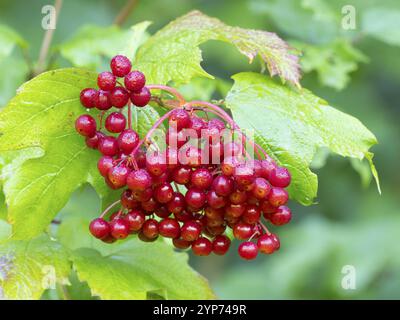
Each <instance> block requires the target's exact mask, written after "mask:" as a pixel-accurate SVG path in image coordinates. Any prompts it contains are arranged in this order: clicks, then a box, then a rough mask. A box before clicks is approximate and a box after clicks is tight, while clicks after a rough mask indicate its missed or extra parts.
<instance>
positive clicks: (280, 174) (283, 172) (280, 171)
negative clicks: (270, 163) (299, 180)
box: [269, 167, 291, 188]
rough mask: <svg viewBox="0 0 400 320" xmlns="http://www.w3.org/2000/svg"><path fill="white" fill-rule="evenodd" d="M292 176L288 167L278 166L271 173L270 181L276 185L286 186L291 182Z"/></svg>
mask: <svg viewBox="0 0 400 320" xmlns="http://www.w3.org/2000/svg"><path fill="white" fill-rule="evenodd" d="M290 180H291V176H290V173H289V171H288V169H286V168H284V167H276V168H273V169H272V170H271V172H270V173H269V182H271V184H272V185H273V186H274V187H281V188H286V187H287V186H288V185H289V184H290Z"/></svg>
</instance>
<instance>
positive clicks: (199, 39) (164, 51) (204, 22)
mask: <svg viewBox="0 0 400 320" xmlns="http://www.w3.org/2000/svg"><path fill="white" fill-rule="evenodd" d="M208 40H219V41H223V42H227V43H230V44H232V45H234V46H235V47H236V48H237V49H238V50H239V52H240V53H242V54H243V55H245V56H247V57H248V59H249V61H250V62H252V61H253V59H254V58H255V57H257V56H260V58H261V59H262V60H263V62H264V63H265V64H266V66H267V68H268V70H269V72H270V74H271V76H275V75H278V76H279V77H281V79H282V80H283V81H285V80H287V81H289V82H292V83H294V84H298V83H299V78H300V73H299V68H298V58H297V56H296V55H295V54H294V53H293V52H292V50H291V48H290V47H289V46H288V45H287V43H286V42H284V41H283V40H282V39H280V38H279V37H278V36H277V35H276V34H274V33H270V32H266V31H260V30H251V29H243V28H239V27H231V26H228V25H226V24H224V23H222V22H221V21H220V20H218V19H215V18H211V17H208V16H206V15H204V14H202V13H201V12H199V11H192V12H190V13H188V14H186V15H185V16H183V17H180V18H178V19H177V20H175V21H173V22H171V23H170V24H168V25H167V26H166V27H164V28H163V29H161V30H160V31H158V32H157V33H156V34H155V35H154V36H152V37H150V38H149V39H148V40H147V41H146V42H145V43H144V44H143V46H142V47H141V48H139V50H138V52H137V56H136V64H135V65H136V66H137V68H138V69H139V70H142V71H143V72H144V73H145V74H146V77H147V79H148V82H149V83H160V84H165V83H167V82H168V81H170V80H173V81H174V82H176V83H179V84H180V83H187V82H189V81H190V79H191V78H193V77H196V76H200V77H212V76H211V75H209V74H208V73H207V72H206V71H204V70H203V69H202V67H201V66H200V62H201V61H202V56H201V51H200V49H199V45H200V44H202V43H204V42H206V41H208Z"/></svg>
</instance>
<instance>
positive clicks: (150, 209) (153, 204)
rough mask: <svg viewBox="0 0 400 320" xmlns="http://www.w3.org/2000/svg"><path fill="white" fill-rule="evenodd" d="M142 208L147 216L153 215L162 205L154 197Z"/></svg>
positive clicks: (143, 203)
mask: <svg viewBox="0 0 400 320" xmlns="http://www.w3.org/2000/svg"><path fill="white" fill-rule="evenodd" d="M141 206H142V209H143V210H144V211H146V213H147V214H153V213H154V212H155V211H156V210H157V209H158V208H159V207H160V204H159V203H158V202H157V201H156V200H155V199H154V198H153V197H152V198H150V199H149V200H147V201H145V202H142V204H141Z"/></svg>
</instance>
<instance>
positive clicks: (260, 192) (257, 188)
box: [252, 178, 271, 199]
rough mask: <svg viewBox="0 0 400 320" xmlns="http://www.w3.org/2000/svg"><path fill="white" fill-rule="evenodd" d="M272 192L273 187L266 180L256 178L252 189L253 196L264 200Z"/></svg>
mask: <svg viewBox="0 0 400 320" xmlns="http://www.w3.org/2000/svg"><path fill="white" fill-rule="evenodd" d="M270 191H271V185H270V184H269V183H268V181H267V180H266V179H264V178H256V179H255V180H254V186H253V189H252V194H253V196H254V197H256V198H257V199H264V198H266V197H267V195H268V193H269V192H270Z"/></svg>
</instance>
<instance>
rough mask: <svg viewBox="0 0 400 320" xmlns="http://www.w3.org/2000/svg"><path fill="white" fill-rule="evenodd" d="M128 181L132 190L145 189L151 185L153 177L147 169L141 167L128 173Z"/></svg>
mask: <svg viewBox="0 0 400 320" xmlns="http://www.w3.org/2000/svg"><path fill="white" fill-rule="evenodd" d="M126 183H127V185H128V188H129V189H131V190H136V191H144V190H146V189H147V188H150V187H151V184H152V179H151V176H150V174H149V173H148V172H147V171H146V170H145V169H139V170H136V171H132V172H131V173H130V174H129V175H128V178H127V180H126Z"/></svg>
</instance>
